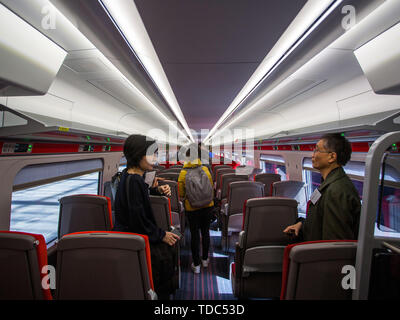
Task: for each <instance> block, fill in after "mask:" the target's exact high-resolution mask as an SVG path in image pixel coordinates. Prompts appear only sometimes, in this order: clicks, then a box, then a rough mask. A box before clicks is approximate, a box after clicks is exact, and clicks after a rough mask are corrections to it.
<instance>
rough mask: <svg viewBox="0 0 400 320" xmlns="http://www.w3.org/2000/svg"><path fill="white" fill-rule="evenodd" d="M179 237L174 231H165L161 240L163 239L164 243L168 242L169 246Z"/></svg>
mask: <svg viewBox="0 0 400 320" xmlns="http://www.w3.org/2000/svg"><path fill="white" fill-rule="evenodd" d="M179 239H180V238H179V236H177V235H176V234H175V233H172V232H168V231H166V232H165V236H164V238H163V240H162V241H164V242H165V243H166V244H169V245H170V246H173V245H174V244H175V243H176V241H177V240H179Z"/></svg>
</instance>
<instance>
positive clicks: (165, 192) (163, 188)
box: [158, 184, 171, 197]
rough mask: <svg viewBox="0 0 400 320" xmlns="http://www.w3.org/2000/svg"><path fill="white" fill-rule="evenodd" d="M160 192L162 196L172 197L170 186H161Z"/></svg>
mask: <svg viewBox="0 0 400 320" xmlns="http://www.w3.org/2000/svg"><path fill="white" fill-rule="evenodd" d="M158 192H160V193H161V194H163V195H165V196H167V197H170V196H171V188H170V186H169V185H167V184H165V185H163V186H159V187H158Z"/></svg>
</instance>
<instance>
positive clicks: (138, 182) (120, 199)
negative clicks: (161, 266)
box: [114, 170, 165, 243]
mask: <svg viewBox="0 0 400 320" xmlns="http://www.w3.org/2000/svg"><path fill="white" fill-rule="evenodd" d="M128 176H130V178H129V194H130V200H129V201H130V207H129V206H128V199H127V184H126V180H127V177H128ZM149 193H151V194H154V195H160V194H159V193H158V191H157V190H156V188H149V185H148V184H146V183H145V182H144V179H143V177H142V176H140V175H138V174H128V173H127V171H126V170H124V171H123V172H122V176H121V180H120V182H119V185H118V190H117V193H116V195H115V226H114V230H115V231H123V232H133V233H139V234H144V235H147V236H148V237H149V241H150V243H159V242H161V241H162V239H163V238H164V236H165V231H164V230H162V229H160V228H159V227H158V226H157V224H156V220H155V218H154V214H153V210H152V208H151V204H150V197H149Z"/></svg>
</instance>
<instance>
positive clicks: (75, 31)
mask: <svg viewBox="0 0 400 320" xmlns="http://www.w3.org/2000/svg"><path fill="white" fill-rule="evenodd" d="M48 6H50V7H51V10H54V12H56V14H57V15H60V16H61V17H62V21H63V22H64V23H65V24H66V25H65V29H67V30H71V31H72V30H73V34H74V36H75V37H76V39H79V38H84V39H85V40H86V41H88V43H90V44H91V45H92V46H93V47H94V45H93V44H92V43H91V42H90V40H89V39H87V38H86V36H85V35H83V34H82V33H81V32H80V31H79V30H78V29H77V28H76V27H75V25H74V24H73V23H72V22H71V21H69V20H68V19H67V18H66V17H65V16H64V15H63V14H62V13H61V12H60V11H59V10H58V9H57V8H56V7H55V6H54V5H53V4H52V3H50V2H48ZM96 51H97V54H98V55H99V57H100V59H101V60H102V61H104V62H105V63H106V65H107V66H108V67H109V68H110V69H112V71H113V72H114V73H116V74H117V75H118V76H119V77H120V78H122V79H123V80H124V81H125V82H126V83H127V84H128V86H129V88H130V89H131V90H132V91H133V92H135V93H136V94H137V95H139V96H140V97H141V98H142V99H143V100H145V101H146V104H148V105H150V106H151V107H152V109H153V110H154V112H155V113H154V114H155V115H158V117H159V118H160V119H162V120H164V121H166V122H167V123H168V124H169V125H170V126H171V127H173V128H174V129H175V130H176V131H177V132H178V133H179V134H180V135H182V137H185V139H187V140H188V141H189V139H188V138H187V137H186V134H184V133H183V132H182V131H181V130H180V129H179V128H178V127H177V126H176V124H175V123H174V121H171V120H170V119H169V118H168V117H167V116H166V115H165V114H164V113H163V112H162V111H161V110H160V109H158V108H157V106H155V105H154V104H153V103H152V102H151V101H150V100H149V99H148V98H147V97H146V96H145V95H144V94H143V93H142V92H141V91H140V90H139V89H138V88H136V86H135V85H134V84H133V83H132V82H131V81H130V80H129V79H128V78H127V77H126V76H125V75H124V74H123V73H122V72H121V71H120V70H119V69H118V68H117V67H116V66H115V65H114V64H113V63H112V62H111V61H110V60H109V59H108V58H107V57H106V56H105V55H104V54H103V53H102V52H101V51H100V50H98V49H97V48H96ZM174 142H175V143H176V141H174Z"/></svg>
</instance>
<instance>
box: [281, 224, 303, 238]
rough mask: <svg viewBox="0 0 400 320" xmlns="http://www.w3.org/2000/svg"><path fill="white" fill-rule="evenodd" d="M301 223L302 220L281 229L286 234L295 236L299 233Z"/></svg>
mask: <svg viewBox="0 0 400 320" xmlns="http://www.w3.org/2000/svg"><path fill="white" fill-rule="evenodd" d="M302 225H303V223H302V222H297V223H296V224H293V225H291V226H288V227H287V228H286V229H285V230H283V232H284V233H286V234H288V235H293V234H294V235H295V236H296V237H297V236H298V235H299V232H300V229H301V226H302Z"/></svg>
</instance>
